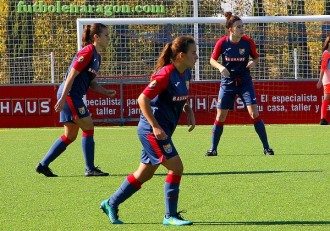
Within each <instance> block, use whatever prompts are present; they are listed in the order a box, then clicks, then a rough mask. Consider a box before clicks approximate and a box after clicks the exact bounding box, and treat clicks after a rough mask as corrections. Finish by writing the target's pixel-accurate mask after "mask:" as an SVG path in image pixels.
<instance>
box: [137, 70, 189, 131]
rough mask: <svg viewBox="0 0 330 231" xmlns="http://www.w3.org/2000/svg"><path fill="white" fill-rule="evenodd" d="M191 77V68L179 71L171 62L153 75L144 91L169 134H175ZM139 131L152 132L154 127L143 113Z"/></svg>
mask: <svg viewBox="0 0 330 231" xmlns="http://www.w3.org/2000/svg"><path fill="white" fill-rule="evenodd" d="M190 79H191V70H185V71H184V72H183V73H179V72H178V70H177V69H176V68H175V67H174V65H172V64H169V65H166V66H164V67H163V68H162V69H160V70H159V71H158V72H157V73H156V74H155V75H153V76H152V77H151V82H150V83H149V85H148V86H147V87H146V88H145V89H144V91H143V94H144V95H145V96H147V97H148V98H149V99H150V100H151V101H150V105H151V108H152V110H153V115H154V117H155V118H156V120H157V122H158V123H159V125H160V126H161V127H162V128H163V129H164V131H165V132H166V133H167V135H168V136H171V135H172V134H173V132H174V130H175V128H176V126H177V124H178V121H179V119H180V116H181V114H182V111H183V107H184V105H185V103H186V102H187V99H188V93H189V82H190ZM138 133H139V134H148V133H152V128H151V126H150V124H149V122H148V121H147V119H146V118H145V117H144V116H143V114H141V116H140V122H139V126H138Z"/></svg>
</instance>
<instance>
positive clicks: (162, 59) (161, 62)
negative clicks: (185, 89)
mask: <svg viewBox="0 0 330 231" xmlns="http://www.w3.org/2000/svg"><path fill="white" fill-rule="evenodd" d="M171 58H172V43H167V44H166V45H165V47H164V48H163V50H162V52H161V54H160V56H159V58H158V60H157V63H156V66H155V69H154V71H153V73H154V74H155V73H156V72H157V71H158V70H159V69H161V68H162V67H163V66H166V65H167V64H170V63H171Z"/></svg>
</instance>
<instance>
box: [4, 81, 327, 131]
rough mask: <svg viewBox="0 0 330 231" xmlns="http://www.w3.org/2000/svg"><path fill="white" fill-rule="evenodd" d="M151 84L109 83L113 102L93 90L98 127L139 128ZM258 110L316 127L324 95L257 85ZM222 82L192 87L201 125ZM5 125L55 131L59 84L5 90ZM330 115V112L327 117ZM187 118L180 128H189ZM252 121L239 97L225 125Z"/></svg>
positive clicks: (308, 86)
mask: <svg viewBox="0 0 330 231" xmlns="http://www.w3.org/2000/svg"><path fill="white" fill-rule="evenodd" d="M145 86H146V83H136V84H134V83H130V84H121V85H119V84H111V85H110V84H109V85H107V84H106V85H104V87H106V88H110V89H115V90H116V91H117V94H116V95H115V96H114V97H113V98H109V97H106V96H104V95H101V94H98V93H96V92H94V91H93V90H90V91H89V92H88V94H87V96H86V104H87V107H88V109H89V111H90V113H91V114H92V118H93V120H94V122H95V124H96V125H136V124H137V121H138V119H139V115H140V109H139V105H138V102H137V98H138V96H139V94H140V93H141V92H142V91H143V89H144V88H145ZM254 86H255V90H256V93H257V100H258V109H259V113H260V116H261V118H262V119H263V120H264V121H265V123H266V124H308V123H315V124H317V123H318V122H319V120H320V108H321V103H322V96H323V91H322V89H317V88H316V81H265V82H255V83H254ZM219 87H220V84H219V82H193V83H191V84H190V96H189V103H190V105H191V106H192V108H193V110H194V112H195V117H196V121H197V124H199V125H211V124H213V122H214V119H215V115H216V103H217V97H218V91H219ZM0 88H1V96H0V117H1V120H0V127H1V128H16V127H55V126H61V124H60V123H59V122H58V118H59V114H58V113H56V112H55V111H54V105H55V104H56V91H57V88H58V85H39V86H34V85H30V86H1V87H0ZM328 114H329V113H328ZM185 119H186V118H185V116H184V114H183V116H182V119H181V120H180V124H185V123H186V121H185ZM250 123H252V121H251V119H250V116H249V114H248V111H247V109H246V108H245V106H244V104H243V102H242V101H241V100H240V98H237V99H236V100H235V105H234V107H233V109H232V110H231V111H230V112H229V114H228V116H227V120H226V124H250Z"/></svg>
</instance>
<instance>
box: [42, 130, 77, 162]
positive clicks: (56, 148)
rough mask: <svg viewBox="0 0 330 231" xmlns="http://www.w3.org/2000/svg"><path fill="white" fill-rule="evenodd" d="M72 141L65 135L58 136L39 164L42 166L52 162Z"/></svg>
mask: <svg viewBox="0 0 330 231" xmlns="http://www.w3.org/2000/svg"><path fill="white" fill-rule="evenodd" d="M71 143H72V141H71V140H69V139H68V138H67V137H66V136H64V135H63V136H61V137H60V138H58V139H57V140H56V141H55V142H54V143H53V145H52V146H51V147H50V149H49V151H48V152H47V153H46V155H45V156H44V158H43V159H42V161H41V162H40V164H41V165H42V166H48V165H49V164H50V163H51V162H53V161H54V160H55V159H56V158H57V157H59V155H61V154H62V152H64V151H65V149H66V147H67V146H68V145H69V144H71Z"/></svg>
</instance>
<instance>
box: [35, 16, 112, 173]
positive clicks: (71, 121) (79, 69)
mask: <svg viewBox="0 0 330 231" xmlns="http://www.w3.org/2000/svg"><path fill="white" fill-rule="evenodd" d="M109 40H110V38H109V31H108V28H107V27H106V26H105V25H104V24H101V23H94V24H92V25H88V26H86V27H85V28H84V32H83V39H82V42H83V48H82V49H81V50H80V51H79V52H78V53H77V54H76V55H75V57H74V58H73V60H72V63H71V65H70V67H69V69H68V71H67V73H66V76H65V79H64V81H63V83H62V84H61V85H60V87H59V89H58V92H57V99H58V101H57V103H56V105H55V111H56V112H60V122H61V123H63V125H64V135H62V136H61V137H60V138H59V139H57V140H56V141H55V143H54V144H53V145H52V146H51V148H50V149H49V151H48V153H47V154H46V155H45V156H44V158H43V159H42V160H41V162H40V163H39V164H38V165H37V167H36V171H37V172H38V173H41V174H44V175H45V176H47V177H56V176H57V175H56V174H54V173H53V172H52V171H51V169H50V168H49V167H48V166H49V164H50V163H51V162H53V161H54V160H55V159H56V158H57V157H58V156H60V155H61V154H62V153H63V152H64V151H65V149H66V148H67V146H68V145H69V144H71V143H72V142H73V141H74V140H75V139H76V138H77V135H78V131H79V128H80V129H81V130H82V149H83V153H84V158H85V164H86V172H85V176H108V175H109V174H108V173H106V172H102V171H101V170H100V169H99V168H98V167H95V165H94V144H95V143H94V125H93V121H92V118H91V116H90V114H89V111H88V109H87V107H86V105H85V103H84V102H83V96H84V95H85V94H86V92H87V90H88V89H89V88H92V89H94V90H95V91H97V92H99V93H101V94H104V95H107V96H109V97H112V96H114V95H115V94H116V91H115V90H108V89H105V88H103V87H102V86H101V85H99V84H98V83H97V81H96V79H95V77H96V75H97V73H98V70H99V67H100V63H101V56H100V55H99V52H100V51H101V50H103V49H105V48H106V47H107V45H108V42H109Z"/></svg>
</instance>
